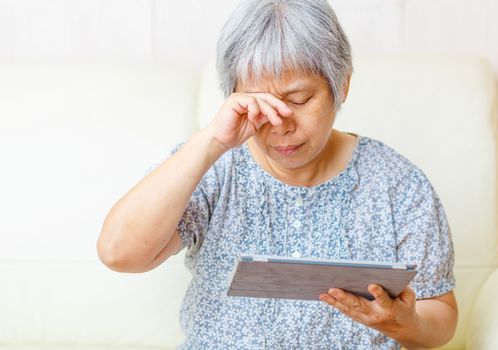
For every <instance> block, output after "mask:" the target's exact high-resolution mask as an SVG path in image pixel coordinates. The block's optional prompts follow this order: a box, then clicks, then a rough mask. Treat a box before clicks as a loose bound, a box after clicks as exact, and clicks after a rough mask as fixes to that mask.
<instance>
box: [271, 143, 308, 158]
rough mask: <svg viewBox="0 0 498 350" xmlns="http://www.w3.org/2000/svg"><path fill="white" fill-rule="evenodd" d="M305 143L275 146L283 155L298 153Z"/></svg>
mask: <svg viewBox="0 0 498 350" xmlns="http://www.w3.org/2000/svg"><path fill="white" fill-rule="evenodd" d="M302 145H303V144H300V145H285V146H275V147H273V148H274V149H275V150H276V151H277V152H278V153H280V154H283V155H286V156H287V155H291V154H293V153H296V151H297V150H298V149H299V147H301V146H302Z"/></svg>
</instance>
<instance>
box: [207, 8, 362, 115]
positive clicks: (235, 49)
mask: <svg viewBox="0 0 498 350" xmlns="http://www.w3.org/2000/svg"><path fill="white" fill-rule="evenodd" d="M216 65H217V70H218V76H219V79H220V85H221V86H220V87H221V89H222V91H223V94H224V95H225V97H228V96H229V95H230V94H231V93H233V92H234V90H235V86H236V84H237V81H239V80H240V81H241V82H244V81H246V79H247V78H248V77H249V75H250V77H251V78H253V79H256V81H260V79H261V78H262V76H263V74H272V75H274V76H276V77H279V76H280V75H281V73H283V71H285V70H286V69H293V70H299V71H306V72H311V73H313V74H317V75H320V76H322V77H323V78H325V79H326V80H327V81H328V84H329V87H330V90H331V93H332V96H333V98H334V106H335V111H336V112H337V111H339V109H340V107H341V104H342V99H343V98H344V96H343V95H344V93H343V89H342V85H343V83H344V79H346V77H347V76H349V75H350V74H352V72H353V64H352V58H351V46H350V44H349V41H348V39H347V37H346V35H345V33H344V31H343V30H342V28H341V26H340V24H339V21H338V19H337V17H336V15H335V13H334V11H333V10H332V8H331V7H330V5H329V3H328V2H327V0H243V1H241V2H240V3H239V5H238V6H237V8H236V9H235V11H234V12H233V13H232V14H231V16H230V17H229V18H228V20H227V22H226V23H225V25H224V27H223V29H222V31H221V34H220V37H219V40H218V46H217V62H216Z"/></svg>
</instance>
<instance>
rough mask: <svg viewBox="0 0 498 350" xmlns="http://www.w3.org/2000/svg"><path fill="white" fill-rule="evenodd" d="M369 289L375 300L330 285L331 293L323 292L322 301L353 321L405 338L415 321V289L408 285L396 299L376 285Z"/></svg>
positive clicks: (386, 333) (392, 336) (391, 335)
mask: <svg viewBox="0 0 498 350" xmlns="http://www.w3.org/2000/svg"><path fill="white" fill-rule="evenodd" d="M368 291H369V292H370V294H372V296H373V297H374V298H375V299H374V300H372V301H370V300H368V299H365V298H362V297H359V296H356V295H354V294H351V293H348V292H346V291H344V290H342V289H337V288H331V289H330V290H329V293H328V294H320V300H322V301H324V302H326V303H328V304H330V305H332V306H333V307H335V308H336V309H338V310H339V311H340V312H342V313H343V314H344V315H346V316H348V317H350V318H352V319H353V320H355V321H358V322H361V323H363V324H364V325H366V326H368V327H371V328H373V329H376V330H378V331H380V332H382V333H384V334H385V335H387V336H389V337H391V338H393V339H397V338H399V337H403V335H404V333H405V332H407V331H409V330H410V328H411V327H412V326H413V325H415V324H416V322H417V319H416V318H417V314H416V312H415V303H416V297H415V292H414V291H413V289H411V288H410V287H408V286H407V287H406V288H405V289H403V291H402V292H401V294H400V295H399V296H398V297H396V298H391V297H390V296H389V294H388V293H387V292H386V291H385V290H384V289H383V288H382V287H381V286H379V285H376V284H371V285H369V286H368ZM411 329H413V328H411Z"/></svg>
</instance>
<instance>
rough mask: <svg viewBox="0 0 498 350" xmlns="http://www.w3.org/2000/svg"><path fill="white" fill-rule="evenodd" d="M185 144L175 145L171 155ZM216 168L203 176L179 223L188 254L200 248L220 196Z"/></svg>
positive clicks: (151, 168)
mask: <svg viewBox="0 0 498 350" xmlns="http://www.w3.org/2000/svg"><path fill="white" fill-rule="evenodd" d="M183 145H184V143H180V144H177V145H176V146H175V147H173V149H172V151H171V152H170V155H169V157H171V156H172V155H173V154H175V153H176V152H177V151H178V150H179V149H181V147H182V146H183ZM156 166H157V165H156V164H154V165H152V166H151V167H150V168H149V171H148V172H150V171H152V170H153V169H154V168H155V167H156ZM215 168H216V167H215V166H212V167H211V168H210V169H209V170H208V171H207V172H206V174H205V175H204V176H203V177H202V179H201V181H200V182H199V184H198V185H197V187H196V189H195V190H194V192H193V193H192V196H191V197H190V200H189V201H188V202H187V205H186V206H185V211H184V212H183V215H182V217H181V218H180V221H179V222H178V225H177V229H178V232H179V234H180V238H181V241H182V247H183V248H187V255H193V254H195V253H196V252H197V251H198V250H199V249H200V247H201V245H202V242H203V240H204V237H205V236H206V233H207V229H208V225H209V222H210V219H211V215H212V213H213V210H214V206H215V205H216V202H217V200H218V197H219V192H220V186H219V183H220V181H219V180H218V176H217V174H218V172H217V171H216V170H217V169H215Z"/></svg>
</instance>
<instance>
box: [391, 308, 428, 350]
mask: <svg viewBox="0 0 498 350" xmlns="http://www.w3.org/2000/svg"><path fill="white" fill-rule="evenodd" d="M420 334H422V333H421V319H420V317H419V315H418V314H417V313H416V312H415V313H414V315H413V317H411V319H410V320H406V321H405V322H403V323H402V324H400V328H398V330H397V331H396V332H395V334H394V335H393V336H392V338H393V339H394V340H396V341H397V342H398V343H400V344H401V346H403V347H404V348H406V349H410V350H411V349H425V347H422V346H421V344H420Z"/></svg>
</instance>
